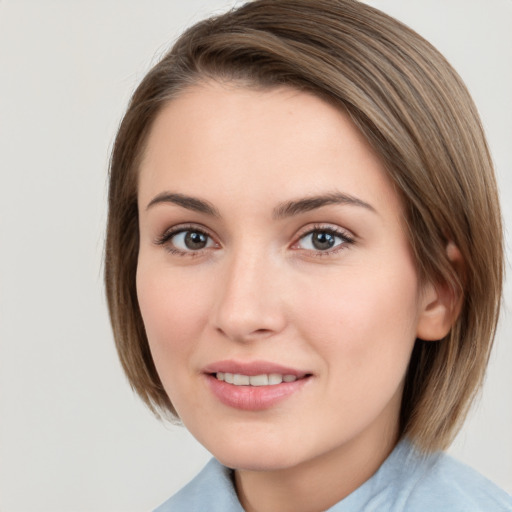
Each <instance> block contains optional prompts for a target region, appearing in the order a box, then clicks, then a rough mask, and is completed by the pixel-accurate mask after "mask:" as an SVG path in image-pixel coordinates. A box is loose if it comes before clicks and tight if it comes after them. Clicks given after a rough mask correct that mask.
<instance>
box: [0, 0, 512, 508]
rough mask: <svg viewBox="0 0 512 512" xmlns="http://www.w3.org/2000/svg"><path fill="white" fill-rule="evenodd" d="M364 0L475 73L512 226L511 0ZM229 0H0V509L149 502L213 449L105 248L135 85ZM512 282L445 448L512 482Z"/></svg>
mask: <svg viewBox="0 0 512 512" xmlns="http://www.w3.org/2000/svg"><path fill="white" fill-rule="evenodd" d="M369 3H371V4H372V5H374V6H376V7H379V8H381V9H382V10H384V11H386V12H388V13H390V14H391V15H394V16H395V17H397V18H399V19H400V20H402V21H404V22H405V23H407V24H409V25H410V26H411V27H413V28H414V29H416V30H417V31H418V32H419V33H420V34H422V35H424V36H425V37H426V38H427V39H429V40H430V41H431V42H432V43H434V45H436V46H437V47H438V48H439V49H440V50H441V52H442V53H444V54H445V55H446V56H447V58H448V59H449V60H450V61H451V62H452V64H453V65H454V66H455V68H456V69H457V70H458V71H459V73H460V74H461V75H462V77H463V78H464V80H465V81H466V83H467V85H468V87H469V89H470V91H471V93H472V94H473V96H474V99H475V101H476V103H477V105H478V108H479V110H480V113H481V116H482V119H483V123H484V125H485V128H486V130H487V134H488V138H489V143H490V147H491V150H492V154H493V157H494V160H495V163H496V168H497V174H498V179H499V183H500V187H501V195H502V201H503V213H504V217H505V223H506V226H509V227H510V226H512V204H511V203H512V202H511V201H510V200H509V196H510V192H511V191H512V181H511V180H512V177H511V164H512V159H511V155H512V150H511V144H512V95H511V93H510V91H512V30H511V29H512V1H510V0H380V1H379V0H374V1H371V2H369ZM229 5H233V2H226V1H221V0H187V1H186V2H185V1H183V0H151V1H142V0H137V1H136V0H117V1H116V0H87V1H79V0H32V1H30V0H11V1H9V0H0V173H1V174H0V177H1V181H0V342H1V354H0V511H2V512H15V511H23V512H46V511H48V512H73V511H77V512H78V511H87V512H99V511H104V512H111V511H120V512H121V511H122V512H130V511H147V510H151V509H152V508H153V507H155V506H156V505H158V504H159V503H160V502H162V501H164V500H165V499H166V498H167V497H169V496H170V495H171V494H173V493H174V492H175V491H176V490H177V489H178V488H180V487H181V486H182V485H183V484H184V483H186V482H187V481H188V480H189V479H190V478H191V477H192V476H193V475H194V474H195V473H196V472H197V471H198V470H199V469H200V468H201V467H202V465H203V464H204V463H205V461H206V460H207V459H208V458H209V455H208V453H207V452H206V451H205V450H204V449H203V448H202V447H201V446H199V445H198V444H197V443H196V442H195V441H194V440H193V439H192V438H191V437H190V436H189V434H187V432H186V431H185V430H184V429H183V428H179V427H172V426H166V425H163V424H162V423H159V422H158V421H157V420H156V419H154V418H153V416H152V415H151V414H150V413H149V412H148V411H147V410H146V409H145V408H144V407H143V405H142V404H141V403H140V401H139V400H138V399H137V398H136V397H135V396H134V395H133V393H132V391H131V389H130V388H129V385H128V383H127V381H126V379H125V377H124V375H123V374H122V372H121V369H120V365H119V363H118V361H117V356H116V353H115V350H114V345H113V341H112V336H111V332H110V326H109V322H108V318H107V313H106V306H105V299H104V292H103V284H102V252H103V243H104V224H105V218H106V209H105V203H106V192H107V185H106V176H107V162H108V154H109V150H110V148H111V145H112V141H113V137H114V134H115V131H116V128H117V126H118V123H119V121H120V118H121V116H122V113H123V110H124V108H125V106H126V103H127V101H128V99H129V96H130V94H131V92H132V91H133V90H134V88H135V87H136V85H137V83H138V82H139V80H140V79H141V78H142V76H143V75H144V73H145V72H146V71H147V70H148V69H149V67H150V66H151V64H152V63H155V62H156V60H157V59H158V57H159V56H161V55H162V53H163V52H164V51H165V49H166V48H167V47H168V46H169V44H170V43H171V42H172V41H173V40H174V39H175V37H176V36H177V34H179V33H180V32H181V31H182V30H183V29H185V28H186V27H187V26H189V25H190V24H191V23H193V22H195V21H198V20H200V19H201V18H203V17H204V16H206V15H207V14H209V13H212V12H221V11H223V10H225V9H226V8H227V7H228V6H229ZM509 229H510V228H509ZM509 247H510V243H507V251H508V252H509ZM508 271H509V274H510V269H509V268H508ZM510 291H511V290H510V280H509V283H508V284H507V286H506V289H505V295H504V296H505V308H504V314H503V317H502V322H501V326H500V330H499V334H498V338H497V342H496V346H495V351H494V354H493V357H492V360H491V364H490V369H489V374H488V378H487V381H486V384H485V387H484V390H483V394H482V397H481V400H480V401H479V403H478V405H477V407H475V409H474V410H473V412H472V414H471V416H470V418H469V420H468V422H467V423H466V425H465V427H464V429H463V431H462V432H461V434H460V435H459V437H458V439H457V441H456V443H455V445H454V447H453V448H452V450H451V451H452V452H453V453H454V454H455V455H456V456H457V457H459V458H460V459H462V460H463V461H465V462H467V463H469V464H470V465H472V466H473V467H475V468H476V469H478V470H479V471H480V472H482V473H483V474H485V475H487V476H488V477H489V478H491V479H492V480H494V481H495V482H497V483H498V484H499V485H501V486H502V487H504V488H505V489H506V490H507V491H508V492H512V372H511V371H510V367H511V366H512V345H511V335H512V323H511V318H510V310H509V309H510V303H511V300H510V299H511V294H510Z"/></svg>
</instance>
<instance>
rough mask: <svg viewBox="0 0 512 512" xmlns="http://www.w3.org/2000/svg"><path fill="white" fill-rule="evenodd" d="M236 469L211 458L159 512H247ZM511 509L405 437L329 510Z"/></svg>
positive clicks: (494, 492)
mask: <svg viewBox="0 0 512 512" xmlns="http://www.w3.org/2000/svg"><path fill="white" fill-rule="evenodd" d="M231 474H232V470H230V469H228V468H226V467H225V466H222V465H221V464H220V463H219V462H218V461H216V460H215V459H212V460H211V461H210V462H209V463H208V464H207V465H206V466H205V468H204V469H203V470H202V471H201V472H200V473H199V474H198V475H197V476H196V477H195V478H194V479H193V480H192V481H191V482H190V483H189V484H188V485H186V486H185V487H184V488H183V489H181V491H179V492H178V493H177V494H175V495H174V496H173V497H172V498H170V499H169V500H167V501H166V502H165V503H164V504H163V505H161V506H160V507H158V508H157V509H156V510H155V511H154V512H244V510H243V508H242V506H241V505H240V502H239V501H238V498H237V495H236V491H235V488H234V486H233V481H232V478H231ZM377 511H378V512H512V497H510V496H509V495H508V494H507V493H505V491H502V490H501V489H499V488H498V487H497V486H496V485H494V484H493V483H492V482H490V481H489V480H487V479H486V478H484V477H483V476H482V475H480V474H479V473H477V472H476V471H474V470H473V469H471V468H469V467H468V466H466V465H464V464H462V463H461V462H458V461H456V460H455V459H453V458H452V457H450V456H449V455H447V454H445V453H443V452H438V453H435V454H431V455H421V454H420V453H419V452H418V451H417V450H415V449H414V447H413V446H412V444H411V443H410V442H408V441H407V440H403V441H401V442H400V443H399V444H398V445H397V446H396V448H395V449H394V450H393V452H392V453H391V455H390V456H389V457H388V458H387V459H386V460H385V461H384V463H383V464H382V466H381V467H380V468H379V469H378V471H377V472H376V473H375V474H374V475H373V476H372V477H371V478H370V479H369V480H367V481H366V482H365V483H364V484H363V485H361V486H360V487H359V488H358V489H356V490H355V491H354V492H353V493H352V494H350V495H349V496H347V497H346V498H344V499H343V500H341V501H340V502H339V503H337V504H336V505H334V506H333V507H331V508H330V509H329V510H328V511H326V512H377Z"/></svg>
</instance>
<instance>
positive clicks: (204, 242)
mask: <svg viewBox="0 0 512 512" xmlns="http://www.w3.org/2000/svg"><path fill="white" fill-rule="evenodd" d="M169 242H170V243H171V244H172V245H173V246H174V248H176V249H178V250H179V251H183V252H190V251H200V250H202V249H207V248H208V247H213V246H214V245H215V244H214V242H213V240H212V239H211V238H210V237H209V236H208V235H207V234H206V233H203V232H202V231H197V230H191V229H189V230H184V231H178V232H177V233H175V234H174V235H172V236H171V237H170V238H169Z"/></svg>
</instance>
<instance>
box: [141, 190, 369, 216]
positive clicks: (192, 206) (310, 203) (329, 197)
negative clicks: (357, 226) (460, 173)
mask: <svg viewBox="0 0 512 512" xmlns="http://www.w3.org/2000/svg"><path fill="white" fill-rule="evenodd" d="M162 203H171V204H175V205H178V206H181V207H182V208H186V209H187V210H192V211H195V212H199V213H205V214H206V215H211V216H212V217H220V216H221V215H220V213H219V211H218V210H217V208H215V206H213V205H212V204H211V203H210V202H208V201H205V200H204V199H199V198H197V197H192V196H187V195H185V194H178V193H172V192H162V193H160V194H158V195H157V196H155V197H154V198H153V199H152V200H151V201H150V202H149V204H148V205H147V207H146V210H148V209H149V208H151V207H152V206H155V205H157V204H162ZM331 204H341V205H350V206H357V207H360V208H365V209H367V210H369V211H371V212H374V213H377V212H376V210H375V208H374V207H373V206H372V205H371V204H369V203H366V202H365V201H363V200H361V199H359V198H357V197H354V196H351V195H349V194H343V193H341V192H333V193H330V194H321V195H317V196H311V197H305V198H302V199H297V200H292V201H286V202H284V203H281V204H280V205H278V206H277V207H276V208H274V210H273V213H272V218H273V219H274V220H278V219H284V218H286V217H293V216H294V215H299V214H301V213H306V212H309V211H312V210H316V209H318V208H322V207H323V206H328V205H331Z"/></svg>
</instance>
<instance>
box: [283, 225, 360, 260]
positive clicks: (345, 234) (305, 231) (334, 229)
mask: <svg viewBox="0 0 512 512" xmlns="http://www.w3.org/2000/svg"><path fill="white" fill-rule="evenodd" d="M317 231H323V232H327V233H331V234H333V235H334V236H337V237H338V238H341V239H342V240H343V243H341V244H339V245H337V246H335V247H333V248H331V249H327V250H324V251H322V250H320V249H318V250H314V249H302V248H300V247H297V245H298V243H299V242H300V240H302V239H303V238H304V237H306V236H307V235H311V234H312V233H314V232H317ZM355 241H356V237H355V235H354V234H353V233H352V232H350V231H349V230H347V229H345V228H342V227H340V226H338V225H336V224H328V223H325V224H322V223H320V224H313V225H308V226H305V227H303V228H302V229H301V230H300V231H299V232H298V234H297V236H296V237H295V241H294V242H293V244H292V245H291V248H292V249H295V250H298V251H305V252H309V253H312V254H316V255H319V256H322V255H329V254H334V253H336V252H338V251H340V250H342V249H344V248H346V246H348V245H352V244H354V243H355Z"/></svg>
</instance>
